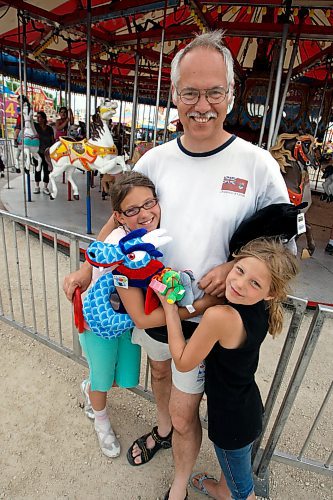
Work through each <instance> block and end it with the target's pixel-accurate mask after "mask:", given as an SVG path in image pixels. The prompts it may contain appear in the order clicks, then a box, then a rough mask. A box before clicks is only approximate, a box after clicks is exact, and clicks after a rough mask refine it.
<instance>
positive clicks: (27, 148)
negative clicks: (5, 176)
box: [15, 98, 42, 173]
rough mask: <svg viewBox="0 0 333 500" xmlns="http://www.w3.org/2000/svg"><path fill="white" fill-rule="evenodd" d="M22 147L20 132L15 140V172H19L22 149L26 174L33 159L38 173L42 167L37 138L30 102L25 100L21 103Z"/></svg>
mask: <svg viewBox="0 0 333 500" xmlns="http://www.w3.org/2000/svg"><path fill="white" fill-rule="evenodd" d="M23 127H24V129H23V137H24V141H23V146H24V148H23V146H22V134H21V132H20V133H19V135H18V138H17V144H18V147H17V153H16V158H15V167H16V171H18V172H19V171H20V156H21V152H22V149H24V158H23V164H24V169H25V171H26V172H27V173H28V172H30V166H31V160H32V158H34V159H35V160H36V161H37V166H36V170H37V172H39V171H40V169H41V166H42V159H41V157H40V156H39V154H38V151H39V137H38V134H37V132H36V129H35V125H34V121H33V110H32V106H31V104H30V102H29V101H28V100H27V99H26V98H25V100H24V102H23Z"/></svg>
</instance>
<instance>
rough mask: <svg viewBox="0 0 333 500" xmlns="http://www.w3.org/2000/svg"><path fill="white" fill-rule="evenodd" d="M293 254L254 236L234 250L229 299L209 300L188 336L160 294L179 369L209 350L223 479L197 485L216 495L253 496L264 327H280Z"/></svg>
mask: <svg viewBox="0 0 333 500" xmlns="http://www.w3.org/2000/svg"><path fill="white" fill-rule="evenodd" d="M297 271H298V269H297V262H296V258H295V257H294V256H293V255H292V254H291V253H290V252H289V251H288V250H287V249H286V248H285V247H284V246H283V245H282V244H280V243H278V242H277V241H272V240H270V241H269V240H265V239H257V240H253V241H251V242H250V243H248V244H247V245H245V246H244V247H243V248H241V250H240V251H239V252H238V253H237V255H236V256H235V259H234V266H233V268H232V270H231V271H230V272H229V274H228V276H227V279H226V292H225V296H226V301H227V302H226V305H217V306H215V307H211V308H209V309H208V310H207V311H206V312H205V314H204V316H203V318H202V321H201V322H200V324H199V326H198V328H197V329H196V330H195V332H194V333H193V335H192V337H191V338H190V340H189V341H188V342H187V343H186V342H185V339H184V336H183V332H182V329H181V323H180V319H179V314H178V308H177V305H175V304H173V305H170V304H168V303H167V301H166V299H167V297H163V296H161V295H160V296H159V298H160V301H161V303H162V305H163V308H164V310H165V316H166V322H167V327H168V338H169V346H170V351H171V354H172V358H173V360H174V363H175V365H176V367H177V369H178V370H180V371H189V370H191V369H192V368H193V367H194V366H196V364H197V363H198V362H199V361H200V360H201V359H204V358H206V378H205V392H206V394H207V406H208V436H209V438H210V440H211V441H212V442H213V444H214V447H215V451H216V455H217V458H218V460H219V463H220V466H221V478H220V480H219V481H217V480H216V479H214V478H213V477H211V476H208V475H207V474H202V473H198V474H193V475H192V476H191V484H192V486H193V487H194V488H195V489H197V490H199V491H200V492H201V493H205V494H206V495H209V496H210V497H211V498H216V499H219V498H230V495H231V498H235V499H242V500H245V499H251V500H252V499H255V494H254V485H253V477H252V468H251V450H252V446H253V442H254V440H255V439H256V438H257V437H258V436H259V435H260V433H261V430H262V414H263V405H262V401H261V396H260V392H259V389H258V386H257V384H256V382H255V372H256V370H257V366H258V361H259V350H260V346H261V343H262V342H263V340H264V339H265V337H266V334H267V332H268V331H269V332H270V334H271V335H272V336H273V337H274V336H275V335H277V334H278V333H280V332H281V329H282V322H283V311H282V304H281V302H282V300H283V299H284V298H285V297H286V294H287V285H288V283H289V280H290V279H291V278H293V277H295V276H296V274H297Z"/></svg>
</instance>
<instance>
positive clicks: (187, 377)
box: [132, 328, 205, 394]
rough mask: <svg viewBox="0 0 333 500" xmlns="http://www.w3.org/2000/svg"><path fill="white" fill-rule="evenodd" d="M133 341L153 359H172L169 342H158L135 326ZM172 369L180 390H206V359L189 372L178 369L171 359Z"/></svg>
mask: <svg viewBox="0 0 333 500" xmlns="http://www.w3.org/2000/svg"><path fill="white" fill-rule="evenodd" d="M132 343H133V344H138V345H140V346H141V347H142V348H143V349H144V350H145V351H146V353H147V355H148V357H149V358H150V359H151V360H152V361H167V360H168V359H171V353H170V349H169V344H165V343H164V342H158V341H157V340H155V339H153V338H152V337H150V336H149V335H148V334H147V333H146V332H145V331H144V330H139V329H137V328H134V330H133V333H132ZM171 371H172V383H173V385H174V386H175V387H176V388H177V389H178V390H179V391H182V392H185V393H187V394H201V393H202V392H203V391H204V386H205V362H204V361H202V362H201V363H200V364H199V365H198V366H196V367H195V368H193V370H191V371H189V372H180V371H178V370H177V368H176V366H175V364H174V362H173V361H171Z"/></svg>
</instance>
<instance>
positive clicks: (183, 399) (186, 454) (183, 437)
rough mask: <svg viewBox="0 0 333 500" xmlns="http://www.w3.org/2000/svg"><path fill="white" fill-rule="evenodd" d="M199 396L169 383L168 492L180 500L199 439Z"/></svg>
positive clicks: (196, 451)
mask: <svg viewBox="0 0 333 500" xmlns="http://www.w3.org/2000/svg"><path fill="white" fill-rule="evenodd" d="M201 398H202V394H187V393H185V392H182V391H179V390H178V389H176V388H175V387H174V386H172V389H171V397H170V406H169V408H170V415H171V420H172V425H173V435H172V451H173V459H174V464H175V476H174V480H173V483H172V486H171V489H170V493H169V499H170V500H184V498H185V497H186V490H187V484H188V480H189V477H190V475H191V472H192V470H193V466H194V464H195V461H196V459H197V456H198V454H199V450H200V445H201V439H202V428H201V422H200V419H199V404H200V401H201Z"/></svg>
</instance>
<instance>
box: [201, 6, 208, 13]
mask: <svg viewBox="0 0 333 500" xmlns="http://www.w3.org/2000/svg"><path fill="white" fill-rule="evenodd" d="M202 12H203V13H205V12H207V5H203V7H202Z"/></svg>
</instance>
